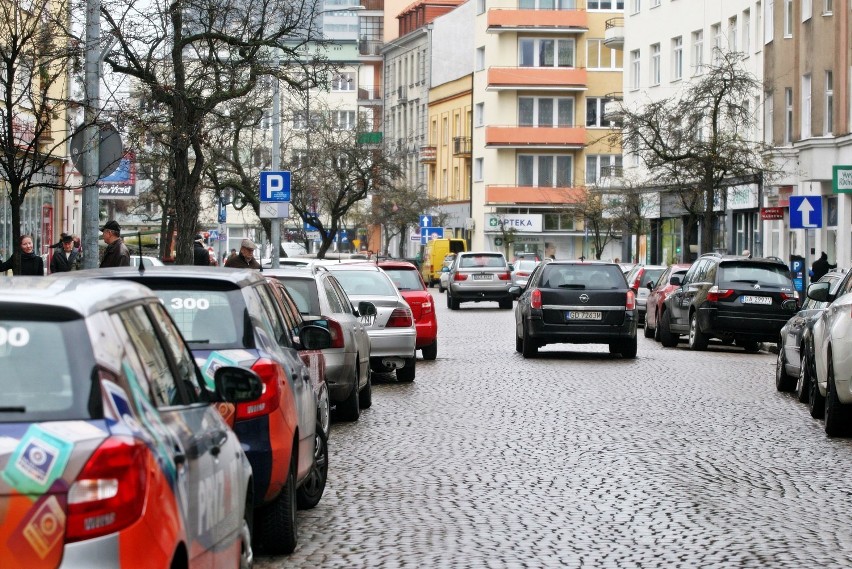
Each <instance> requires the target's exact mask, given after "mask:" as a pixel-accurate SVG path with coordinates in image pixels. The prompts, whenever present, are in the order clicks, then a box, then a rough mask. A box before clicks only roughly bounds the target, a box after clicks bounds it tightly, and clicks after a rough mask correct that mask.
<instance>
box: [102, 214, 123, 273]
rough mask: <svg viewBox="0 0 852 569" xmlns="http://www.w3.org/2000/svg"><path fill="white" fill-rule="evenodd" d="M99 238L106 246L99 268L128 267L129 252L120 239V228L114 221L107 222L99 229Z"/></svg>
mask: <svg viewBox="0 0 852 569" xmlns="http://www.w3.org/2000/svg"><path fill="white" fill-rule="evenodd" d="M101 238H102V239H103V240H104V242H105V243H106V244H107V248H106V250H105V251H104V258H103V259H101V264H100V267H101V268H102V269H103V268H106V267H129V266H130V251H129V250H128V249H127V245H125V244H124V240H123V239H122V238H121V226H120V225H119V224H118V222H117V221H116V220H114V219H111V220H109V221H107V222H106V223H105V224H104V226H103V227H101Z"/></svg>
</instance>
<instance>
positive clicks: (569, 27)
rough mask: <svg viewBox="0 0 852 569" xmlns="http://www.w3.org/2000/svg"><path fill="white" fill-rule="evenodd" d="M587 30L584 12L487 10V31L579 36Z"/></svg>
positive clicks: (586, 17) (587, 18)
mask: <svg viewBox="0 0 852 569" xmlns="http://www.w3.org/2000/svg"><path fill="white" fill-rule="evenodd" d="M588 30H589V17H588V15H587V12H586V11H585V10H511V9H499V8H497V9H492V10H488V31H489V32H493V33H501V32H539V33H547V32H552V33H559V34H571V33H575V34H581V33H585V32H587V31H588Z"/></svg>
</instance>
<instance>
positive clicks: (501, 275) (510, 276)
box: [497, 273, 512, 281]
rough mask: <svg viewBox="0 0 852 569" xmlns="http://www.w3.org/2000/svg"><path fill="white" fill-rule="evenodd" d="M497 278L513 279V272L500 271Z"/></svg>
mask: <svg viewBox="0 0 852 569" xmlns="http://www.w3.org/2000/svg"><path fill="white" fill-rule="evenodd" d="M497 278H498V279H500V280H501V281H510V280H512V273H500V274H499V275H497Z"/></svg>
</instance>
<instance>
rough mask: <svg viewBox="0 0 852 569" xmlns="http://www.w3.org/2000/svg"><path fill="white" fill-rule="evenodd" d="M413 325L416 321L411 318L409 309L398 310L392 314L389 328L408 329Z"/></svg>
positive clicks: (389, 319)
mask: <svg viewBox="0 0 852 569" xmlns="http://www.w3.org/2000/svg"><path fill="white" fill-rule="evenodd" d="M412 324H414V320H413V319H412V318H411V311H410V310H408V309H407V308H397V309H396V310H394V311H393V312H391V315H390V318H388V324H387V328H407V327H409V326H411V325H412Z"/></svg>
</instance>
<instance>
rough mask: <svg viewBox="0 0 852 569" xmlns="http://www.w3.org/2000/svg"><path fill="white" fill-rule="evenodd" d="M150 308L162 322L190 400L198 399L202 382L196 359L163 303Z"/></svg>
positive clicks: (165, 343) (167, 346)
mask: <svg viewBox="0 0 852 569" xmlns="http://www.w3.org/2000/svg"><path fill="white" fill-rule="evenodd" d="M148 308H149V309H150V310H151V312H153V313H154V320H155V321H157V322H159V323H160V330H161V331H162V332H163V346H164V349H165V350H166V351H168V352H171V354H172V357H173V358H174V361H175V366H176V367H177V375H178V380H179V383H181V384H182V385H183V386H184V389H185V390H186V395H188V396H189V398H190V401H192V402H196V401H198V400H199V396H200V394H201V390H200V388H199V385H200V384H199V381H198V376H197V373H196V369H197V368H196V367H195V365H194V364H195V359H194V358H193V357H192V352H190V351H189V348H187V346H186V344H185V343H184V341H183V338H182V337H181V335H180V332H179V331H178V329H177V327H175V325H174V324H173V323H172V319H171V318H170V317H169V315H168V312H166V309H165V308H164V307H163V305H162V304H160V303H152V304H150V305H149V306H148ZM207 387H208V388H209V389H210V390H211V391H215V390H216V386H215V385H208V386H207Z"/></svg>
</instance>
